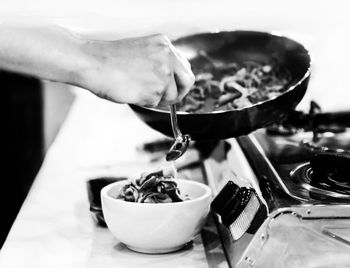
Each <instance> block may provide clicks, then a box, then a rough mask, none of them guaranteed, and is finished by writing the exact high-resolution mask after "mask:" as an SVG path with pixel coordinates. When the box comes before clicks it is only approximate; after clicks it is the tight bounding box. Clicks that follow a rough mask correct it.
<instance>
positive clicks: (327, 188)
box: [290, 154, 350, 199]
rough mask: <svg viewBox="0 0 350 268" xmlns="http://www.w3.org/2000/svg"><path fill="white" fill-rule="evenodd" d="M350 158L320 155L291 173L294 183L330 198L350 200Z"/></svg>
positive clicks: (342, 155) (338, 155)
mask: <svg viewBox="0 0 350 268" xmlns="http://www.w3.org/2000/svg"><path fill="white" fill-rule="evenodd" d="M349 164H350V156H348V155H344V154H320V155H316V156H314V157H313V158H312V159H311V161H310V162H309V163H305V164H302V165H300V166H298V167H296V168H295V169H293V170H292V171H291V172H290V177H291V179H292V180H293V181H294V182H297V183H301V184H302V185H303V187H304V188H306V189H307V190H309V191H311V192H312V191H316V192H317V194H320V193H322V194H324V195H326V196H329V197H335V198H346V199H350V169H349V168H348V167H350V165H349Z"/></svg>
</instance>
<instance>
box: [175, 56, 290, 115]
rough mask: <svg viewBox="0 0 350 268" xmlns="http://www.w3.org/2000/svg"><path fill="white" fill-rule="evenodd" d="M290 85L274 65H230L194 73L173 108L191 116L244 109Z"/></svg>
mask: <svg viewBox="0 0 350 268" xmlns="http://www.w3.org/2000/svg"><path fill="white" fill-rule="evenodd" d="M290 82H291V75H290V73H289V72H288V71H287V70H285V69H283V68H282V67H280V66H278V65H277V64H272V63H270V64H260V63H257V62H245V63H243V64H242V65H239V64H237V63H230V64H227V65H223V66H220V67H216V68H215V69H214V70H213V73H208V72H207V71H206V72H203V73H198V74H197V75H196V82H195V84H194V85H193V87H192V89H191V90H190V92H189V93H188V95H187V96H186V97H185V98H184V99H183V100H182V102H181V103H179V104H178V107H177V108H178V109H179V110H180V111H185V112H193V113H201V112H212V111H216V110H232V109H239V108H244V107H246V106H250V105H252V104H254V103H258V102H261V101H264V100H267V99H270V98H273V97H275V96H278V95H280V94H282V93H283V92H284V91H285V89H286V88H287V87H286V86H287V85H288V83H290Z"/></svg>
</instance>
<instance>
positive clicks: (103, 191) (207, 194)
mask: <svg viewBox="0 0 350 268" xmlns="http://www.w3.org/2000/svg"><path fill="white" fill-rule="evenodd" d="M175 180H176V181H181V183H188V184H192V185H196V186H198V187H201V188H202V189H203V190H204V194H202V195H200V196H199V197H196V198H193V199H189V200H185V201H184V202H172V203H136V202H127V201H125V200H121V199H116V198H114V197H112V196H110V195H108V192H109V190H110V189H112V188H114V187H116V186H117V185H120V184H126V183H128V182H129V180H122V181H117V182H113V183H111V184H108V185H106V186H105V187H103V188H102V189H101V201H102V200H103V198H105V199H108V200H111V201H112V202H116V203H119V204H125V205H127V206H135V207H136V206H138V207H139V206H143V207H146V206H147V207H164V206H165V207H166V206H169V207H170V206H171V207H173V206H184V205H186V204H191V203H198V202H201V201H203V200H205V199H207V198H208V197H211V195H212V190H211V188H210V187H209V186H208V185H206V184H204V183H201V182H197V181H192V180H188V179H175Z"/></svg>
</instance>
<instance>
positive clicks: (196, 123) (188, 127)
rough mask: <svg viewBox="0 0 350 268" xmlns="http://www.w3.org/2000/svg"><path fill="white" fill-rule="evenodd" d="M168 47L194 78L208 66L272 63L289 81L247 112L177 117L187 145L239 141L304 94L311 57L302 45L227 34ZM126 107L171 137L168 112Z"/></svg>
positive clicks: (199, 37) (279, 116)
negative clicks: (279, 91)
mask: <svg viewBox="0 0 350 268" xmlns="http://www.w3.org/2000/svg"><path fill="white" fill-rule="evenodd" d="M173 44H174V45H175V46H176V47H177V48H178V49H179V50H180V51H182V52H183V53H184V54H185V55H186V57H187V58H188V60H189V61H190V62H191V66H192V71H193V72H194V74H197V73H198V72H200V71H203V69H206V71H208V69H210V68H211V67H210V64H212V65H216V64H218V65H220V64H227V63H232V62H236V63H238V64H239V63H243V62H245V61H255V62H276V63H277V65H279V66H281V67H283V68H287V69H288V70H289V72H290V73H291V77H292V81H291V83H289V85H288V88H287V90H286V91H285V92H284V93H283V94H281V95H279V96H277V97H274V98H271V99H268V100H265V101H262V102H259V103H256V104H254V105H251V106H247V107H244V108H241V109H235V110H222V111H214V112H207V113H199V114H198V113H188V112H181V111H180V112H178V122H179V126H180V128H181V131H182V132H183V133H186V134H189V135H191V138H192V140H208V139H214V140H218V139H226V138H230V137H238V136H241V135H245V134H248V133H250V132H252V131H254V130H256V129H258V128H262V127H266V126H268V125H270V124H272V123H274V122H276V121H279V120H282V119H283V118H285V117H286V116H287V115H288V113H289V112H290V111H292V110H294V109H295V107H296V106H297V104H298V103H299V102H300V101H301V99H302V98H303V96H304V94H305V92H306V89H307V85H308V81H309V77H310V67H311V58H310V54H309V52H308V50H307V49H306V48H305V47H304V46H303V45H301V44H300V43H298V42H296V41H294V40H292V39H290V38H287V37H284V36H279V35H274V34H271V33H267V32H256V31H226V32H215V33H201V34H195V35H190V36H186V37H182V38H179V39H177V40H175V41H173ZM203 55H205V56H203ZM208 59H210V62H209V60H208ZM208 66H209V67H208ZM212 67H213V66H212ZM130 107H131V109H132V110H133V111H134V112H135V113H136V115H137V116H138V117H139V118H140V119H141V120H142V121H143V122H145V123H146V124H147V125H148V126H150V127H151V128H153V129H155V130H157V131H159V132H161V133H163V134H164V135H166V136H169V137H172V136H173V132H172V129H171V124H170V112H169V111H168V110H164V109H162V108H148V107H141V106H137V105H130Z"/></svg>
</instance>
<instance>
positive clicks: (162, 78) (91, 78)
mask: <svg viewBox="0 0 350 268" xmlns="http://www.w3.org/2000/svg"><path fill="white" fill-rule="evenodd" d="M83 49H84V51H85V53H86V55H88V58H90V59H91V61H90V62H91V64H90V67H89V68H88V69H87V70H86V71H85V72H83V74H82V76H81V81H80V82H78V83H77V84H78V85H80V86H82V87H84V88H87V89H89V90H90V91H92V92H93V93H94V94H96V95H98V96H100V97H102V98H105V99H109V100H112V101H115V102H118V103H130V104H137V105H141V106H158V105H159V106H161V105H168V104H172V103H176V102H178V101H180V100H181V99H182V98H183V97H184V96H185V95H186V94H187V92H188V91H189V90H190V87H191V86H192V85H193V83H194V75H193V73H192V71H191V67H190V64H189V62H188V61H187V60H186V59H185V57H184V56H183V55H182V54H181V53H180V51H178V50H177V49H176V48H175V47H174V46H173V45H172V44H171V42H170V41H169V39H168V38H167V37H165V36H164V35H152V36H147V37H141V38H130V39H123V40H119V41H111V42H106V41H87V42H86V43H85V45H84V48H83Z"/></svg>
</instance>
